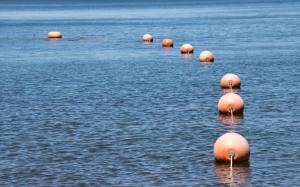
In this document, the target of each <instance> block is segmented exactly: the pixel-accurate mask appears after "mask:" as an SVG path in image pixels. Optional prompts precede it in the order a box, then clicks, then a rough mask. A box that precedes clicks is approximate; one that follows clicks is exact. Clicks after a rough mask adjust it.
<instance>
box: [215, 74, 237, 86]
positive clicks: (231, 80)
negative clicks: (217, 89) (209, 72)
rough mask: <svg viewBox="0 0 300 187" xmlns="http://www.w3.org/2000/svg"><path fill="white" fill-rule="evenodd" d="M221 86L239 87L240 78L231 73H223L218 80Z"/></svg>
mask: <svg viewBox="0 0 300 187" xmlns="http://www.w3.org/2000/svg"><path fill="white" fill-rule="evenodd" d="M220 85H221V88H230V89H233V88H240V86H241V79H240V78H239V76H237V75H235V74H233V73H227V74H225V75H224V76H223V77H222V79H221V81H220Z"/></svg>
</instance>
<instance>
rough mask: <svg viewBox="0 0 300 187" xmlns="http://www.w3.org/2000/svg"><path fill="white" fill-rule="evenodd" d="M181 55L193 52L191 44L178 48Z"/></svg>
mask: <svg viewBox="0 0 300 187" xmlns="http://www.w3.org/2000/svg"><path fill="white" fill-rule="evenodd" d="M180 52H181V54H191V53H193V52H194V48H193V46H192V45H191V44H183V45H182V46H181V47H180Z"/></svg>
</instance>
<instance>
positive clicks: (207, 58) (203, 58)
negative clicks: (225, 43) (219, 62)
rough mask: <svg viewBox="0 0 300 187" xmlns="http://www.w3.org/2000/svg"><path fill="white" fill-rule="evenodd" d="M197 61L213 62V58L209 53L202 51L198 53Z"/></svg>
mask: <svg viewBox="0 0 300 187" xmlns="http://www.w3.org/2000/svg"><path fill="white" fill-rule="evenodd" d="M199 60H200V62H213V61H214V60H215V57H214V55H213V54H212V52H210V51H202V52H201V53H200V56H199Z"/></svg>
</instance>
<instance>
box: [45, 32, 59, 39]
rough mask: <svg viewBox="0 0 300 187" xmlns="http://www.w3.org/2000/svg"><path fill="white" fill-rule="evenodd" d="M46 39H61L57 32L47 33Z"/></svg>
mask: <svg viewBox="0 0 300 187" xmlns="http://www.w3.org/2000/svg"><path fill="white" fill-rule="evenodd" d="M48 38H54V39H59V38H62V34H61V33H60V32H57V31H52V32H49V33H48Z"/></svg>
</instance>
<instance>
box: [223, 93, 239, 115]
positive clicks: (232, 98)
mask: <svg viewBox="0 0 300 187" xmlns="http://www.w3.org/2000/svg"><path fill="white" fill-rule="evenodd" d="M218 109H219V112H220V113H232V114H234V113H243V110H244V101H243V99H242V98H241V97H240V96H239V95H237V94H235V93H227V94H225V95H223V96H222V97H221V98H220V100H219V103H218Z"/></svg>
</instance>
